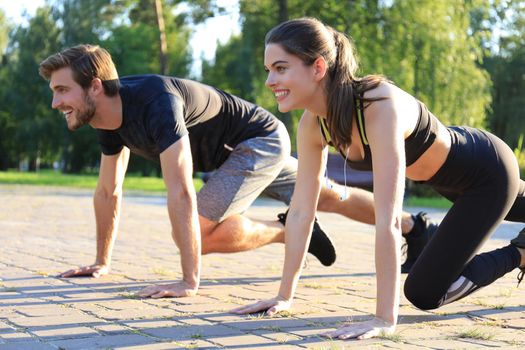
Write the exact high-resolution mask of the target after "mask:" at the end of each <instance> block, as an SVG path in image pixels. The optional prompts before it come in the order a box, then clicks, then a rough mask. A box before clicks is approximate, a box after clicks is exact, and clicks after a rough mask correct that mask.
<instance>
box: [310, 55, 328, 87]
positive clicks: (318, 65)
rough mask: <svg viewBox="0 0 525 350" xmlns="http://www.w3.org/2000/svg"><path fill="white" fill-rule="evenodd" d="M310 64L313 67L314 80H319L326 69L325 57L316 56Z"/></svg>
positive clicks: (323, 75)
mask: <svg viewBox="0 0 525 350" xmlns="http://www.w3.org/2000/svg"><path fill="white" fill-rule="evenodd" d="M312 66H313V69H314V78H315V79H316V81H321V80H322V79H323V78H324V77H325V75H326V71H327V70H328V65H327V64H326V61H325V59H324V58H323V57H322V56H320V57H317V58H316V60H315V61H314V63H313V65H312Z"/></svg>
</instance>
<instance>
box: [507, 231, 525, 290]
mask: <svg viewBox="0 0 525 350" xmlns="http://www.w3.org/2000/svg"><path fill="white" fill-rule="evenodd" d="M510 244H512V245H513V246H515V247H517V248H520V249H525V228H524V229H522V230H521V231H520V233H518V236H517V237H516V238H514V239H512V240H511V241H510ZM520 254H521V253H520ZM518 268H519V269H520V273H519V274H518V286H519V285H520V283H521V281H522V280H523V277H525V266H519V267H518Z"/></svg>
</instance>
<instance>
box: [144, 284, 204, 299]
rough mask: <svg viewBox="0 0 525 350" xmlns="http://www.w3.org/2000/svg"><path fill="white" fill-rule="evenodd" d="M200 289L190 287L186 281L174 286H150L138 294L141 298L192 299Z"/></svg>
mask: <svg viewBox="0 0 525 350" xmlns="http://www.w3.org/2000/svg"><path fill="white" fill-rule="evenodd" d="M198 289H199V288H198V287H193V286H190V285H189V284H188V283H186V282H184V281H180V282H177V283H173V284H160V285H155V286H149V287H146V288H144V289H143V290H141V291H140V292H138V293H137V296H139V297H141V298H148V297H149V298H153V299H157V298H168V297H176V298H180V297H192V296H194V295H196V294H197V290H198Z"/></svg>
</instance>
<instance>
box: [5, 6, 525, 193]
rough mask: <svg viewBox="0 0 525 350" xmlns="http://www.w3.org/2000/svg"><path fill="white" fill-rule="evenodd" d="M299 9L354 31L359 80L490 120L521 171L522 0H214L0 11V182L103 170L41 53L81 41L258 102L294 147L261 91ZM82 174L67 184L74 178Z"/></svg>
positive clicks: (482, 122) (135, 166) (133, 66)
mask: <svg viewBox="0 0 525 350" xmlns="http://www.w3.org/2000/svg"><path fill="white" fill-rule="evenodd" d="M232 11H238V14H236V15H237V16H236V18H237V17H238V18H239V23H238V28H239V30H238V33H235V34H234V35H232V36H231V37H230V38H229V39H228V40H227V41H224V42H218V43H217V47H216V51H215V55H214V57H212V58H209V59H206V58H202V60H201V61H202V62H201V64H200V65H199V66H200V67H199V68H200V69H199V70H198V71H197V70H196V69H195V62H194V61H195V58H194V54H193V52H192V49H193V48H192V43H191V40H190V38H191V37H192V33H193V31H194V30H195V28H196V26H199V25H206V23H207V21H209V20H210V19H212V18H217V17H220V16H224V15H225V14H231V12H232ZM301 16H313V17H317V18H319V19H321V20H322V21H324V22H325V23H327V24H329V25H331V26H333V27H334V28H336V29H337V30H339V31H342V32H344V33H346V34H348V35H349V36H350V37H351V38H352V39H353V40H354V41H355V44H356V47H357V53H358V56H359V60H360V64H361V69H360V75H365V74H370V73H380V74H383V75H385V76H386V77H387V78H389V79H391V80H393V81H394V82H395V83H396V84H397V85H398V86H400V87H401V88H403V89H405V90H406V91H408V92H410V93H412V94H413V95H414V96H416V97H417V98H418V99H420V100H422V101H423V102H424V103H426V104H427V105H428V106H429V108H430V110H431V111H433V113H434V114H435V115H437V116H438V118H439V119H440V120H441V121H442V122H443V123H445V124H455V125H470V126H476V127H482V128H485V129H487V130H489V131H491V132H493V133H495V134H496V135H498V136H500V137H501V138H503V139H504V140H505V141H506V142H507V143H508V144H509V145H510V146H511V147H512V148H513V149H514V150H515V154H516V156H517V158H518V159H519V162H520V167H521V169H522V175H523V170H525V150H524V149H523V137H524V136H523V135H524V134H525V118H524V114H525V113H524V111H525V94H524V91H525V89H524V87H525V35H524V33H525V2H524V1H522V0H489V1H487V0H417V1H416V0H351V1H340V0H324V1H317V0H279V1H275V0H271V1H270V0H239V1H238V6H235V7H224V6H221V2H220V1H216V0H187V1H180V0H119V1H114V0H113V1H110V0H90V1H82V0H47V1H45V2H44V4H43V5H42V6H40V7H38V8H37V9H36V10H35V11H34V12H33V14H32V15H26V21H24V22H23V23H14V22H13V21H11V20H9V19H8V18H7V17H6V15H5V12H4V11H3V10H2V8H0V53H1V60H0V182H17V181H20V179H26V180H27V179H28V175H29V176H38V174H49V173H50V172H51V173H56V172H59V173H63V174H83V175H86V174H95V173H96V172H97V170H98V164H99V160H100V149H99V146H98V143H97V139H96V133H95V132H94V131H93V130H92V129H90V128H88V127H87V128H82V129H81V130H79V131H77V132H75V133H71V132H69V131H68V130H67V128H66V124H65V122H64V120H63V118H62V116H61V115H60V113H59V112H57V111H55V110H52V109H51V106H50V105H51V98H52V95H51V91H50V90H49V87H48V83H47V82H46V81H44V80H43V79H42V78H41V77H40V76H39V75H38V65H39V63H40V62H41V61H42V60H43V59H45V58H46V57H47V56H49V55H50V54H52V53H54V52H57V51H60V50H61V49H63V48H65V47H68V46H72V45H76V44H79V43H93V44H99V45H101V46H103V47H105V48H107V49H108V50H109V51H110V53H111V54H112V56H113V58H114V60H115V63H116V65H117V69H118V71H119V74H120V75H121V76H123V75H130V74H144V73H159V74H166V75H174V76H178V77H183V78H191V79H195V80H199V81H202V82H204V83H207V84H210V85H213V86H216V87H218V88H221V89H223V90H226V91H228V92H230V93H233V94H235V95H238V96H240V97H242V98H245V99H247V100H249V101H254V102H256V103H257V104H259V105H261V106H263V107H264V108H266V109H268V110H270V111H272V112H273V113H275V114H276V115H277V116H278V117H279V118H280V119H281V120H283V121H284V123H285V124H286V126H287V128H288V131H289V132H290V136H291V138H292V142H293V143H294V144H295V129H296V125H297V122H298V119H299V116H300V112H296V113H286V114H282V113H279V112H278V111H277V109H276V103H275V99H274V96H273V94H272V93H271V91H269V90H268V89H267V88H266V87H265V86H264V82H265V78H266V73H265V71H264V66H263V52H264V36H265V34H266V32H267V31H268V30H269V29H270V28H272V27H273V26H275V25H276V24H278V23H280V22H282V21H284V20H287V19H289V18H296V17H301ZM225 30H226V28H225ZM194 45H195V44H193V46H194ZM20 171H23V172H20ZM128 172H129V173H132V174H135V175H137V176H152V177H158V176H159V175H160V172H159V168H158V165H156V164H153V163H151V162H148V161H146V160H143V159H141V158H138V157H132V159H131V162H130V166H129V168H128ZM52 177H54V175H52ZM33 178H34V179H37V178H38V177H33ZM74 178H76V179H79V178H78V177H67V178H65V179H66V180H65V181H66V182H71V183H72V184H73V183H74V182H75V181H74V180H73V179H74ZM17 179H18V180H17ZM88 183H89V184H88V185H87V186H88V187H89V186H92V181H91V182H88Z"/></svg>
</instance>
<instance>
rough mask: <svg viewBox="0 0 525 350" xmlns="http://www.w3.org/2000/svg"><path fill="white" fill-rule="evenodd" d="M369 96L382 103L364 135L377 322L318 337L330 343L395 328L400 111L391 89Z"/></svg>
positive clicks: (369, 115)
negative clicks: (371, 190)
mask: <svg viewBox="0 0 525 350" xmlns="http://www.w3.org/2000/svg"><path fill="white" fill-rule="evenodd" d="M371 92H372V91H371ZM373 93H375V94H377V96H382V97H387V99H385V100H381V101H375V102H373V103H371V104H370V105H369V106H368V107H367V108H366V109H365V119H366V122H365V128H366V130H365V131H366V135H367V138H368V142H369V145H370V149H371V153H372V160H373V164H372V166H373V176H374V202H375V205H374V207H375V217H376V237H375V265H376V278H377V286H376V288H377V292H376V293H377V294H376V315H375V316H376V317H374V318H373V319H372V320H369V321H366V322H359V323H350V324H347V325H344V326H342V327H340V328H339V329H337V330H335V331H331V332H327V333H325V334H323V335H324V336H328V337H331V338H339V339H348V338H358V339H366V338H372V337H375V336H378V335H380V334H381V333H392V332H394V330H395V326H396V324H397V316H398V310H399V289H400V269H399V266H400V240H401V212H402V201H403V191H404V177H405V151H404V132H403V129H404V127H403V123H402V121H401V120H400V118H399V115H401V114H400V113H399V112H398V111H399V109H400V107H401V106H397V105H396V103H397V101H396V97H395V95H394V94H393V93H392V90H391V88H390V87H388V86H385V85H382V86H381V87H379V88H377V89H374V90H373ZM377 96H373V97H377ZM367 97H368V96H367ZM356 138H357V139H359V136H357V137H354V138H353V140H356ZM354 142H355V141H354Z"/></svg>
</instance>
